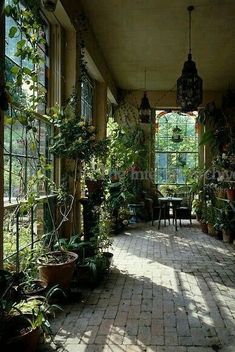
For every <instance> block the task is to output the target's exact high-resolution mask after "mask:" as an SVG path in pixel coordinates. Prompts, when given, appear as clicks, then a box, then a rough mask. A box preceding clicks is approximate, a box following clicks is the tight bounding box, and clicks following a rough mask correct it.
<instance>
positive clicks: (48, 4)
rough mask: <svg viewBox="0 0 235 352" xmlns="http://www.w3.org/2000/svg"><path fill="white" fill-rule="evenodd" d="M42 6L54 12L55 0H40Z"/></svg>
mask: <svg viewBox="0 0 235 352" xmlns="http://www.w3.org/2000/svg"><path fill="white" fill-rule="evenodd" d="M42 5H43V7H44V8H45V9H46V10H47V11H50V12H54V11H55V9H56V5H57V0H42Z"/></svg>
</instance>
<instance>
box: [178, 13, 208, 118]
mask: <svg viewBox="0 0 235 352" xmlns="http://www.w3.org/2000/svg"><path fill="white" fill-rule="evenodd" d="M187 10H188V13H189V53H188V60H187V61H186V62H185V63H184V67H183V70H182V75H181V77H180V78H179V79H178V80H177V104H179V105H180V106H181V109H182V111H183V112H189V111H195V110H197V108H198V106H199V105H200V104H201V103H202V79H201V78H200V77H199V76H198V74H197V68H196V64H195V62H194V61H192V53H191V52H192V48H191V12H192V11H193V10H194V7H193V6H188V8H187Z"/></svg>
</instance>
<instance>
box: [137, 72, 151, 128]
mask: <svg viewBox="0 0 235 352" xmlns="http://www.w3.org/2000/svg"><path fill="white" fill-rule="evenodd" d="M144 73H145V76H144V79H145V84H144V96H143V98H142V100H141V104H140V107H139V119H140V122H141V123H150V122H151V114H152V109H151V106H150V104H149V100H148V97H147V92H146V69H145V71H144Z"/></svg>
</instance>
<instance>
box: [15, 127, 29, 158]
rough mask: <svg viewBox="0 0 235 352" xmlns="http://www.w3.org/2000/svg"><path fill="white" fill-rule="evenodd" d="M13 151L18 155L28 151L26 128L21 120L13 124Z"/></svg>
mask: <svg viewBox="0 0 235 352" xmlns="http://www.w3.org/2000/svg"><path fill="white" fill-rule="evenodd" d="M12 153H13V154H17V155H25V153H26V137H25V128H24V127H23V126H22V125H21V124H20V123H19V122H16V123H15V124H14V125H13V126H12Z"/></svg>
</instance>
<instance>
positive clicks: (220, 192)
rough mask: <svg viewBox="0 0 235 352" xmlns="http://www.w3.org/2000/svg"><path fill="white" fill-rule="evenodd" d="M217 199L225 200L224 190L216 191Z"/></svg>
mask: <svg viewBox="0 0 235 352" xmlns="http://www.w3.org/2000/svg"><path fill="white" fill-rule="evenodd" d="M217 197H218V198H222V199H226V198H227V193H226V190H225V189H218V191H217Z"/></svg>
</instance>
